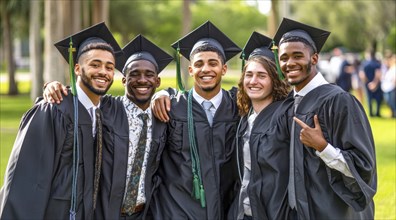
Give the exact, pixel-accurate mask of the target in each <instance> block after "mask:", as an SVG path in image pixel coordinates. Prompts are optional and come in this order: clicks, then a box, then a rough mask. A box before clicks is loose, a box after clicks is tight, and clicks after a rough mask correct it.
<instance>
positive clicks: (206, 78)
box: [202, 76, 213, 80]
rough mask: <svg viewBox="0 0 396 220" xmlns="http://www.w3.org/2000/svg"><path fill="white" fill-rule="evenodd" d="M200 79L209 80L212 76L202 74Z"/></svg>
mask: <svg viewBox="0 0 396 220" xmlns="http://www.w3.org/2000/svg"><path fill="white" fill-rule="evenodd" d="M202 79H203V80H211V79H213V77H211V76H204V77H202Z"/></svg>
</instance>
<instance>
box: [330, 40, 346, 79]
mask: <svg viewBox="0 0 396 220" xmlns="http://www.w3.org/2000/svg"><path fill="white" fill-rule="evenodd" d="M343 61H344V56H343V52H342V50H341V48H339V47H336V48H334V49H333V56H332V57H331V58H330V61H329V66H330V71H329V74H328V76H327V77H326V79H327V81H328V82H329V83H336V80H337V78H338V77H339V76H340V73H341V65H342V64H343Z"/></svg>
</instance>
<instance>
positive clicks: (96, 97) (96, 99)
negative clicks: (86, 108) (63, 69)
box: [77, 81, 101, 106]
mask: <svg viewBox="0 0 396 220" xmlns="http://www.w3.org/2000/svg"><path fill="white" fill-rule="evenodd" d="M77 83H78V85H79V86H80V88H81V89H82V91H84V93H85V94H86V95H87V96H88V98H89V99H90V100H91V102H92V103H93V104H94V105H95V106H98V105H99V102H100V98H101V96H100V95H97V94H95V93H93V92H92V91H91V90H90V89H88V88H87V87H86V86H85V85H84V84H83V83H82V82H81V81H78V82H77Z"/></svg>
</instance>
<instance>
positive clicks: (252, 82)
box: [249, 74, 258, 84]
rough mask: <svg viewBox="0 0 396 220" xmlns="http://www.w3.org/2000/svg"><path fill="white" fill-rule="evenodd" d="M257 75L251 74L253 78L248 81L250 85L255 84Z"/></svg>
mask: <svg viewBox="0 0 396 220" xmlns="http://www.w3.org/2000/svg"><path fill="white" fill-rule="evenodd" d="M257 77H258V76H257V75H256V74H253V76H252V78H251V79H250V82H249V83H250V84H256V83H257Z"/></svg>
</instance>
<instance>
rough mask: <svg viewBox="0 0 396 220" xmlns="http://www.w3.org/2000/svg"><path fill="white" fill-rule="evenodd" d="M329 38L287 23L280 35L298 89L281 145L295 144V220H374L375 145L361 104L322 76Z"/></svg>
mask: <svg viewBox="0 0 396 220" xmlns="http://www.w3.org/2000/svg"><path fill="white" fill-rule="evenodd" d="M329 35H330V32H328V31H325V30H321V29H318V28H315V27H311V26H308V25H306V24H302V23H299V22H296V21H293V20H290V19H287V18H284V19H283V21H282V23H281V25H280V26H279V28H278V31H277V33H276V35H275V37H274V40H275V42H276V43H277V44H278V46H279V64H280V67H281V70H282V72H283V74H284V75H285V77H286V78H287V80H288V82H289V83H290V84H292V85H293V86H294V89H293V91H292V92H291V93H290V94H289V96H288V97H287V98H286V100H285V102H284V103H283V105H284V106H283V107H288V111H287V112H286V114H284V115H283V117H281V120H280V123H279V125H280V127H279V128H280V130H279V132H278V134H279V135H278V138H280V137H282V136H285V138H284V139H283V140H282V141H279V147H284V144H286V146H290V154H289V155H290V167H289V183H288V195H287V198H288V205H289V208H290V215H291V219H373V218H374V201H373V196H374V195H375V193H376V190H377V171H376V160H375V148H374V140H373V135H372V132H371V128H370V124H369V121H368V119H367V116H366V114H365V111H364V109H363V107H362V105H361V104H360V102H359V101H358V100H357V99H356V98H355V97H354V96H352V95H351V94H349V93H348V92H345V91H344V90H342V89H341V88H340V87H338V86H336V85H333V84H329V83H328V82H327V81H326V80H325V79H324V77H323V76H322V74H321V73H320V72H318V70H317V63H318V60H319V52H320V50H321V48H322V46H323V45H324V42H325V41H326V39H327V38H328V36H329Z"/></svg>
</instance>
